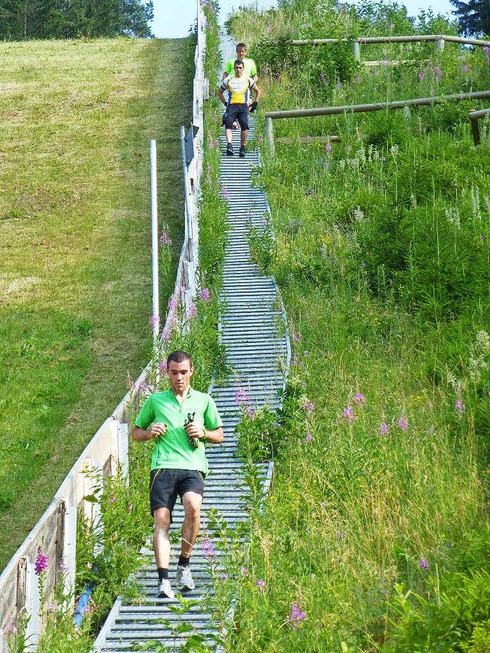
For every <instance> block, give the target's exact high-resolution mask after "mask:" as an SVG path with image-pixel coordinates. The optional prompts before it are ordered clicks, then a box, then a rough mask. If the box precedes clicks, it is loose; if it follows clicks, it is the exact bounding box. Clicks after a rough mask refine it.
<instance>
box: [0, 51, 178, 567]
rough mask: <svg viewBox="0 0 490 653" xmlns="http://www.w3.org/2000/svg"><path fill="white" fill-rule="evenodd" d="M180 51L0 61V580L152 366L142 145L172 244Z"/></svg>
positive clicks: (7, 56)
mask: <svg viewBox="0 0 490 653" xmlns="http://www.w3.org/2000/svg"><path fill="white" fill-rule="evenodd" d="M186 51H188V48H187V47H186V41H184V40H182V41H156V40H155V41H143V40H142V41H138V40H126V39H124V40H111V41H108V40H99V41H93V42H82V41H67V42H56V41H51V42H30V43H12V44H2V46H1V55H2V84H1V89H2V93H1V95H0V115H1V116H2V121H1V126H0V134H1V139H0V141H1V146H0V161H1V163H2V165H1V168H0V248H1V250H0V252H1V255H0V261H1V263H0V387H1V388H2V392H1V395H0V488H1V490H0V568H3V566H4V565H5V563H6V562H7V561H8V559H9V558H10V556H11V555H12V554H13V553H14V551H15V549H16V548H17V546H18V545H19V544H20V543H21V542H22V541H23V539H24V538H25V536H26V534H27V533H28V532H29V530H30V529H31V528H32V526H33V524H34V523H35V521H36V520H37V519H38V518H39V516H40V515H41V514H42V511H43V510H44V509H45V508H46V506H47V504H48V503H49V501H50V499H51V498H52V496H53V494H54V492H55V491H56V489H57V488H58V486H59V484H60V482H61V481H62V480H63V478H64V477H65V475H66V473H67V472H68V470H69V469H70V467H71V466H72V464H73V463H74V461H75V460H76V458H77V456H78V455H79V454H80V452H81V451H82V449H83V448H84V446H85V445H86V444H87V442H88V441H89V440H90V438H91V437H92V435H93V434H94V432H95V431H96V430H97V428H98V427H99V426H100V424H101V423H102V421H103V420H104V419H105V418H106V417H107V416H108V415H109V414H110V412H111V411H112V410H113V409H114V407H115V406H116V405H117V403H118V402H119V401H120V399H121V398H122V396H123V395H124V393H125V391H126V381H127V377H128V375H129V376H130V377H132V378H135V377H136V376H137V375H138V374H139V372H140V370H141V368H142V367H144V365H145V364H146V362H147V360H148V357H149V355H148V350H149V328H148V316H149V313H150V301H151V280H150V253H149V224H148V216H149V192H148V188H149V173H148V145H149V139H150V138H156V139H157V144H158V148H159V161H160V163H159V167H160V170H159V203H160V220H161V222H162V223H165V224H167V225H169V226H170V229H171V232H173V233H174V235H175V234H176V232H177V231H179V230H180V223H181V219H182V214H183V197H182V193H181V192H180V188H181V183H182V182H181V162H180V143H179V130H178V127H179V125H180V124H181V123H182V122H185V121H186V118H187V121H188V116H189V112H190V106H189V102H188V99H187V98H188V97H190V94H189V93H186V88H185V84H184V85H183V83H182V79H183V77H184V74H185V71H184V69H183V68H184V59H185V56H184V55H185V53H186ZM176 88H177V89H178V92H175V89H176ZM175 240H176V239H175V238H174V242H175ZM177 240H178V238H177ZM172 285H173V279H168V280H166V282H165V288H164V291H163V294H164V296H167V291H168V290H169V289H170V287H171V286H172Z"/></svg>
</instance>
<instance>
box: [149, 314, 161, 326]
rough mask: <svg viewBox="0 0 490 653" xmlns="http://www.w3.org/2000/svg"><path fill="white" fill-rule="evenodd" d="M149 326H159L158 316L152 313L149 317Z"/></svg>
mask: <svg viewBox="0 0 490 653" xmlns="http://www.w3.org/2000/svg"><path fill="white" fill-rule="evenodd" d="M150 327H151V328H152V329H153V328H154V327H158V328H160V318H159V317H158V315H152V316H151V317H150Z"/></svg>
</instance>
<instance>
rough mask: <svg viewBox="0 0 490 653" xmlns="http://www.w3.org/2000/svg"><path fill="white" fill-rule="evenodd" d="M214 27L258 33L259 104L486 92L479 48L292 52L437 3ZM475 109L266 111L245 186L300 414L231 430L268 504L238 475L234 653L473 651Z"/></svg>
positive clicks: (477, 406) (482, 217)
mask: <svg viewBox="0 0 490 653" xmlns="http://www.w3.org/2000/svg"><path fill="white" fill-rule="evenodd" d="M303 10H304V13H302V12H303ZM228 24H229V26H230V27H231V28H232V29H233V31H234V34H236V35H239V37H240V38H241V39H244V40H245V41H247V42H250V48H251V52H253V56H254V58H255V59H256V61H257V64H258V69H259V78H260V79H261V80H262V85H263V86H264V102H265V103H266V104H267V109H268V110H270V111H275V110H283V109H289V108H298V107H302V108H308V107H313V106H326V105H331V104H332V105H342V106H343V105H349V104H360V103H374V102H389V101H391V100H399V99H404V98H417V97H430V96H434V95H437V96H439V95H444V94H451V93H458V92H462V91H463V90H464V91H470V90H471V91H473V90H483V89H485V88H486V87H487V86H488V81H489V79H488V74H489V70H490V69H489V66H488V53H487V52H486V51H484V50H483V49H480V48H478V49H475V50H474V51H471V52H470V51H469V50H463V49H461V48H460V47H459V46H456V47H454V48H453V47H452V46H451V45H450V44H449V43H446V47H445V49H444V51H439V50H436V48H435V47H434V44H433V43H424V44H417V43H409V44H393V43H391V44H376V45H371V44H369V45H368V44H361V46H360V47H361V65H360V66H357V64H355V66H356V67H355V68H353V70H352V71H351V70H348V71H347V72H346V73H343V72H338V69H337V68H336V67H335V63H332V62H331V58H332V52H331V47H330V46H324V47H323V46H322V47H319V46H315V47H309V46H301V48H297V49H296V50H294V49H293V48H292V46H290V45H288V44H287V43H285V39H290V38H322V37H326V36H329V37H330V36H332V37H344V36H345V37H346V38H352V37H354V36H356V37H357V36H359V37H360V36H364V35H366V36H367V35H374V34H381V35H390V34H413V33H417V32H422V33H436V34H437V33H439V34H440V33H449V34H450V33H455V28H454V24H451V23H450V22H448V21H446V20H445V19H443V18H442V17H440V16H434V15H433V14H431V13H430V12H429V13H423V14H421V15H420V16H419V18H418V19H414V20H412V19H409V18H408V17H407V13H406V10H405V9H404V8H403V7H400V6H397V5H395V4H389V5H386V4H381V3H362V4H361V5H360V7H358V8H357V9H355V10H353V9H352V8H349V9H345V7H343V6H335V4H334V3H323V2H322V3H320V2H315V1H314V0H311V1H310V0H309V1H308V2H296V1H291V2H281V3H280V7H279V9H278V10H277V11H271V10H269V11H265V12H262V13H261V12H257V11H256V10H255V11H254V10H251V9H250V8H248V9H246V10H243V11H240V12H238V13H236V14H234V15H233V16H232V18H231V19H230V21H229V22H228ZM274 42H276V43H278V47H277V48H274ZM257 45H258V49H255V48H256V46H257ZM349 47H350V46H349ZM278 53H281V54H282V55H283V56H284V57H285V60H286V62H287V63H286V65H283V66H281V63H280V56H279V54H278ZM262 56H263V62H264V66H263V67H262V60H261V58H262ZM322 56H325V57H326V62H327V63H325V64H324V65H325V66H326V67H329V66H331V67H330V68H328V70H329V71H331V72H330V73H329V75H325V76H321V75H320V73H321V72H322V69H321V68H320V67H317V62H319V61H320V60H321V57H322ZM275 57H276V59H275ZM350 57H351V54H350V52H346V58H347V59H350ZM366 60H371V61H373V60H375V61H377V62H378V64H377V65H370V66H365V65H362V62H364V61H366ZM300 61H301V65H300V64H299V62H300ZM271 62H272V65H271ZM402 62H403V63H402ZM340 75H344V77H343V78H342V79H341V78H340ZM471 104H472V107H471V108H479V107H480V106H481V107H483V106H484V105H483V104H480V103H478V102H476V103H473V102H472V103H471ZM469 108H470V104H469V103H467V102H460V103H455V102H445V103H441V104H439V105H434V106H430V107H418V108H413V109H411V110H405V111H380V112H373V113H369V114H360V113H355V114H354V113H346V114H343V115H339V116H332V117H329V116H324V117H317V118H308V119H303V118H302V119H294V120H277V121H274V134H275V137H276V144H275V156H273V157H272V156H271V155H270V152H269V151H267V150H266V152H265V156H264V158H263V162H262V167H261V169H260V171H259V172H260V175H259V174H258V175H257V176H256V177H257V181H258V183H259V184H260V186H261V187H262V188H264V189H265V190H266V192H267V196H268V201H269V204H270V206H271V215H272V224H273V232H274V234H273V235H274V255H273V257H270V272H271V273H272V274H273V275H274V276H275V277H276V280H277V282H278V283H279V286H280V290H281V294H282V298H283V300H284V303H285V306H286V311H287V313H288V317H289V320H290V322H291V333H292V338H293V350H294V353H293V362H292V368H291V369H290V371H289V382H288V386H287V390H286V393H290V394H291V401H292V404H291V405H290V406H288V405H287V402H288V400H287V397H284V398H283V407H282V412H281V411H279V412H278V413H276V414H275V415H271V414H270V413H269V412H268V411H264V414H263V415H262V414H260V413H259V420H258V421H257V423H256V424H254V417H255V414H256V412H258V411H255V412H254V413H253V415H251V414H247V411H245V415H244V418H243V419H242V422H241V423H240V425H239V427H238V428H239V431H240V430H242V431H243V434H244V435H245V436H247V437H245V438H244V440H243V441H242V440H240V446H241V447H242V449H243V450H244V451H245V455H248V452H249V451H250V453H251V454H252V455H256V456H257V458H256V460H263V457H264V455H265V454H266V452H267V451H269V455H274V461H275V464H274V477H273V482H272V485H271V489H270V494H269V496H268V498H267V499H266V500H265V501H262V500H261V498H260V491H259V490H258V489H257V487H256V485H255V483H254V479H253V475H252V474H248V475H247V478H248V480H249V485H250V488H251V489H250V497H251V498H253V497H255V499H256V501H261V505H262V510H261V511H257V513H254V512H253V511H252V520H253V524H252V539H251V544H250V550H249V552H247V555H248V557H247V562H246V565H245V567H246V568H247V573H246V574H242V575H241V576H240V575H238V574H236V577H234V579H235V588H234V593H232V592H231V590H230V594H229V596H233V597H234V599H235V597H236V600H237V601H238V605H239V607H238V608H237V610H236V616H235V621H234V626H235V628H234V631H233V632H231V633H230V636H229V644H230V648H232V649H233V651H236V652H237V653H242V652H243V653H245V652H246V653H251V652H254V651H257V652H258V651H264V650H267V651H282V650H295V649H296V650H305V651H361V650H363V651H364V650H370V651H371V650H372V651H379V652H381V651H386V652H387V651H389V652H390V653H391V652H392V651H393V652H394V651H404V650H405V651H407V652H408V651H410V652H412V651H420V653H422V651H429V650H431V651H432V650H434V651H454V652H455V653H456V651H465V650H472V649H471V647H474V650H475V651H478V650H479V649H478V648H477V647H478V646H479V647H480V649H481V650H485V648H484V647H485V642H486V638H487V637H488V632H487V631H488V607H487V606H488V603H489V600H488V589H487V587H488V584H489V583H488V581H489V579H488V573H487V572H486V570H487V569H488V559H487V558H488V515H487V514H486V512H485V509H484V505H485V501H486V498H485V497H486V495H487V493H488V480H489V479H488V460H489V447H488V442H489V428H488V423H489V422H488V420H489V417H490V411H489V396H488V391H489V387H488V379H487V367H486V366H487V363H488V360H487V358H488V350H487V347H488V335H487V334H488V333H489V331H490V321H489V320H490V314H489V311H488V306H489V302H488V287H489V281H490V280H489V278H488V269H489V266H488V263H489V252H488V238H489V234H488V229H487V226H486V224H487V222H488V220H487V218H488V212H489V208H490V205H489V199H488V198H489V197H490V169H489V167H488V161H489V160H490V157H489V156H488V153H489V149H488V146H489V142H488V131H487V127H486V126H483V129H482V134H483V138H482V145H481V146H480V147H479V148H474V147H473V145H472V140H471V134H470V124H469V120H468V117H467V112H468V110H469ZM482 125H483V123H482ZM306 134H309V135H312V136H313V135H319V136H322V137H323V140H322V142H311V143H308V144H302V143H301V142H299V139H298V138H297V137H299V136H304V135H306ZM282 136H288V137H289V138H290V139H291V140H292V141H293V143H292V144H283V143H282V142H280V140H279V138H280V137H282ZM329 136H330V137H331V136H337V137H339V140H338V141H337V139H329ZM258 140H259V142H260V140H261V135H259V137H258ZM325 143H326V144H325ZM260 236H261V234H259V233H257V234H256V238H255V240H256V241H258V245H259V249H260V247H261V246H264V242H263V241H265V240H266V239H262V240H261V239H260ZM255 249H257V248H255ZM266 249H267V248H266ZM293 606H295V610H294V611H293ZM299 613H301V614H303V613H304V617H303V618H302V619H301V620H300V621H294V620H292V619H291V615H294V614H299Z"/></svg>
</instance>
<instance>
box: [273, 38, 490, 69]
mask: <svg viewBox="0 0 490 653" xmlns="http://www.w3.org/2000/svg"><path fill="white" fill-rule="evenodd" d="M430 41H432V42H435V43H436V45H437V48H438V50H443V49H444V44H445V43H446V42H448V43H461V44H463V45H475V46H477V47H490V41H485V40H482V39H467V38H463V37H461V36H449V35H446V34H416V35H407V36H360V37H358V38H356V39H297V40H294V39H293V40H290V41H286V43H287V44H289V45H298V46H301V45H314V46H317V45H334V44H336V43H351V45H352V50H353V54H354V58H355V59H356V61H359V62H360V63H363V64H364V65H370V64H373V63H374V64H378V63H379V62H373V61H361V45H369V44H376V43H388V44H389V43H415V42H430Z"/></svg>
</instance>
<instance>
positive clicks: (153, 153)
mask: <svg viewBox="0 0 490 653" xmlns="http://www.w3.org/2000/svg"><path fill="white" fill-rule="evenodd" d="M150 180H151V189H150V190H151V269H152V297H153V311H152V331H153V345H154V347H156V345H157V342H158V334H159V333H160V306H159V283H158V194H157V144H156V141H155V140H154V139H152V140H151V141H150Z"/></svg>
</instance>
